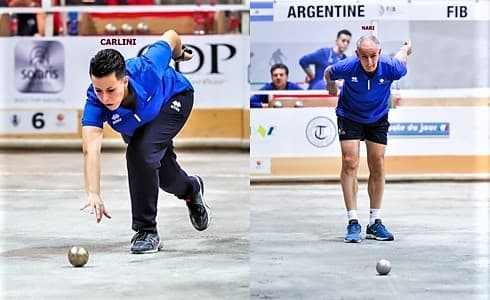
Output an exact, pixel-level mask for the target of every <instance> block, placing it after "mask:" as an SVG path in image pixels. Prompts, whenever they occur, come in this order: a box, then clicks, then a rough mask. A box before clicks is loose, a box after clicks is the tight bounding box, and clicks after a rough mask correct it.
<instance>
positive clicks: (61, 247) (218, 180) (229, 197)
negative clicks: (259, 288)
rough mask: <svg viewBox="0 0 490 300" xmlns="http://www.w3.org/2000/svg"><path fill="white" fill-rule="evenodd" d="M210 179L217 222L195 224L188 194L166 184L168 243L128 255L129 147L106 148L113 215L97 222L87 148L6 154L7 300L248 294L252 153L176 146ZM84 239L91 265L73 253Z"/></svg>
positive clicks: (190, 166) (191, 168)
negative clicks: (87, 180) (89, 206)
mask: <svg viewBox="0 0 490 300" xmlns="http://www.w3.org/2000/svg"><path fill="white" fill-rule="evenodd" d="M178 158H179V160H180V162H181V164H182V166H183V167H184V168H185V169H186V170H187V171H188V172H189V173H191V174H194V173H197V174H200V175H201V176H202V177H203V178H204V180H205V190H206V199H207V201H208V202H209V203H210V205H211V207H212V210H213V216H214V218H213V223H212V224H211V226H210V228H208V230H206V231H204V232H197V231H195V230H194V229H193V228H192V226H191V225H190V221H189V219H188V213H187V208H186V206H185V204H184V202H183V201H181V200H178V199H176V198H174V197H173V196H171V195H169V194H165V193H163V192H162V194H161V195H160V200H159V218H158V220H159V230H160V235H161V238H162V240H163V243H164V250H163V251H161V252H159V253H156V254H147V255H133V254H130V253H129V246H130V245H129V240H130V238H131V236H132V234H133V232H132V231H131V229H130V228H131V227H130V221H131V215H130V202H129V197H128V189H127V177H126V171H125V170H126V169H125V161H124V153H122V152H116V153H104V154H103V156H102V159H103V164H102V174H103V176H102V196H103V199H104V200H105V204H106V206H108V208H109V210H110V212H111V214H112V219H111V220H107V219H104V220H103V222H102V223H100V224H96V222H95V218H94V216H93V215H91V214H90V213H89V212H88V211H87V212H86V211H83V212H82V211H80V210H79V209H80V207H81V206H82V204H84V202H85V200H86V198H85V192H84V188H83V174H82V155H81V153H80V152H68V153H47V152H45V153H29V152H22V153H19V152H16V153H0V174H1V177H0V178H1V182H0V183H1V185H0V217H1V224H2V226H1V229H0V241H1V242H0V265H1V267H0V279H1V280H0V298H1V299H193V298H199V299H248V298H249V273H250V270H249V240H248V237H249V176H248V169H249V167H248V160H249V155H248V152H204V153H203V152H178ZM72 245H80V246H83V247H85V248H86V249H87V250H88V251H89V253H90V258H89V262H88V264H87V265H86V266H85V267H83V268H73V267H71V265H69V263H68V261H67V253H68V250H69V248H70V247H71V246H72Z"/></svg>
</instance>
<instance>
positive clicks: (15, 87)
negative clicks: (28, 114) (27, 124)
mask: <svg viewBox="0 0 490 300" xmlns="http://www.w3.org/2000/svg"><path fill="white" fill-rule="evenodd" d="M156 39H158V37H156V36H117V37H53V38H49V39H48V38H31V37H13V38H11V37H7V38H0V49H2V50H1V52H0V53H1V54H2V56H1V60H2V63H1V65H2V68H1V69H0V82H2V83H3V84H4V86H3V87H4V88H2V89H1V91H0V109H5V108H33V107H35V108H72V109H80V108H82V107H83V104H84V101H85V95H86V90H87V87H88V86H89V84H90V80H89V74H88V68H89V62H90V59H91V58H92V57H93V55H95V53H96V52H97V51H98V50H100V49H102V48H115V49H117V50H119V51H120V52H121V53H122V54H123V56H124V57H125V58H131V57H134V56H137V55H138V54H140V53H141V52H142V51H143V50H144V48H145V47H146V46H147V45H149V44H151V43H153V42H154V41H155V40H156ZM182 40H183V43H184V44H186V45H187V46H188V47H189V48H191V49H192V50H193V53H194V58H193V59H192V60H191V61H188V62H181V63H178V64H177V65H174V67H175V68H176V69H178V70H179V71H181V72H182V73H184V74H185V75H186V76H187V78H188V79H189V80H190V81H191V82H192V84H193V85H194V88H195V90H196V93H195V107H202V108H207V107H209V108H241V107H248V90H249V86H248V83H247V74H246V72H244V70H245V68H246V67H245V66H246V65H248V61H249V42H248V36H242V35H206V36H183V37H182Z"/></svg>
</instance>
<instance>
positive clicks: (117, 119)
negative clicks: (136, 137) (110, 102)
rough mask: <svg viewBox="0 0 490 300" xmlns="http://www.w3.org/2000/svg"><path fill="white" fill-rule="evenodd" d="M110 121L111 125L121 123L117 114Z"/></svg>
mask: <svg viewBox="0 0 490 300" xmlns="http://www.w3.org/2000/svg"><path fill="white" fill-rule="evenodd" d="M111 119H112V125H116V124H117V123H119V122H121V121H122V118H121V116H120V115H119V114H113V115H112V117H111Z"/></svg>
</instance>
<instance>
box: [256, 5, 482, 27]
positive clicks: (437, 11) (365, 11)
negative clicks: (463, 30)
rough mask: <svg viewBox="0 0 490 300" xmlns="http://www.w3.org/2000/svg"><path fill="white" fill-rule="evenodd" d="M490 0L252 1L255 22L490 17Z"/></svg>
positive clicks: (477, 18)
mask: <svg viewBox="0 0 490 300" xmlns="http://www.w3.org/2000/svg"><path fill="white" fill-rule="evenodd" d="M488 8H489V5H488V2H487V1H412V2H410V1H408V2H407V1H369V0H365V1H328V2H326V1H322V0H316V1H314V0H309V1H303V0H280V1H272V0H270V1H253V0H252V1H251V12H250V16H251V18H250V20H251V21H252V22H264V21H265V22H301V21H326V20H366V21H368V20H438V21H440V20H455V21H475V20H488V16H489V13H488Z"/></svg>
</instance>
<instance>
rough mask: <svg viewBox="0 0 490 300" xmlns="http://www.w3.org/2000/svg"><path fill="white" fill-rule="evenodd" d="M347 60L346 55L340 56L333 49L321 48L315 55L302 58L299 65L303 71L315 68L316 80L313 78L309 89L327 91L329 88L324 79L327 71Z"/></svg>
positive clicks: (311, 54)
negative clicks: (328, 68)
mask: <svg viewBox="0 0 490 300" xmlns="http://www.w3.org/2000/svg"><path fill="white" fill-rule="evenodd" d="M345 58H346V55H345V54H342V55H340V56H339V55H338V54H337V53H335V51H333V48H320V49H318V50H317V51H315V52H313V53H310V54H306V55H304V56H303V57H301V58H300V60H299V64H300V65H301V67H302V68H303V69H305V68H308V67H309V66H310V65H314V66H315V78H313V79H312V81H311V82H310V85H309V86H308V89H309V90H325V89H326V88H327V87H326V85H325V79H324V77H323V74H324V73H325V69H326V68H327V67H328V66H330V65H333V64H335V63H336V62H338V61H340V60H342V59H345Z"/></svg>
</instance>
